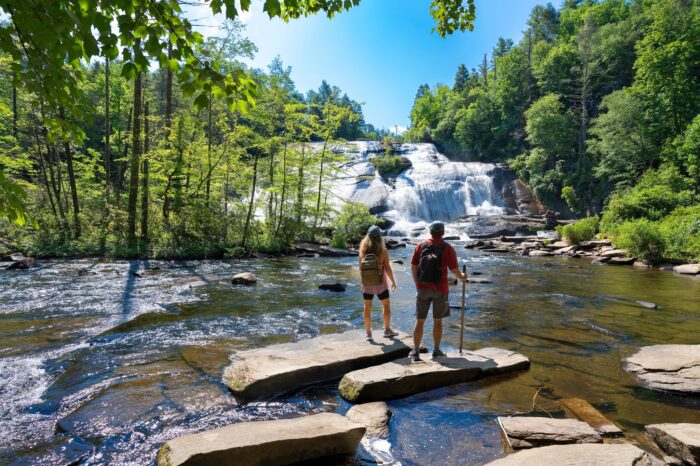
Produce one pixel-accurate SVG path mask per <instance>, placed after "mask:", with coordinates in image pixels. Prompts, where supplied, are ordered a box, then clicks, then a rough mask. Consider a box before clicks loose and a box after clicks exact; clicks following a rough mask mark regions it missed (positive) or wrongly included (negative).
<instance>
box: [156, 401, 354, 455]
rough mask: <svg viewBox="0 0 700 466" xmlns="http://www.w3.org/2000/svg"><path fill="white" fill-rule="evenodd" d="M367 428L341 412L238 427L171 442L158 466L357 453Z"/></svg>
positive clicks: (164, 450) (227, 427) (202, 433)
mask: <svg viewBox="0 0 700 466" xmlns="http://www.w3.org/2000/svg"><path fill="white" fill-rule="evenodd" d="M364 433H365V427H364V426H363V425H361V424H357V423H355V422H352V421H350V420H349V419H347V418H346V417H344V416H341V415H339V414H331V413H322V414H316V415H313V416H306V417H300V418H296V419H280V420H276V421H256V422H242V423H239V424H233V425H229V426H226V427H222V428H220V429H215V430H210V431H206V432H201V433H199V434H194V435H188V436H186V437H180V438H176V439H173V440H170V441H168V442H167V443H166V444H165V445H163V447H162V448H161V449H160V452H158V459H157V463H158V466H178V465H187V466H200V465H201V466H208V465H215V464H220V465H224V464H235V465H240V466H258V465H259V466H274V465H284V464H292V463H297V462H301V461H309V460H316V459H319V458H324V457H327V456H334V455H352V454H354V453H355V450H356V449H357V445H358V444H359V443H360V439H362V436H363V435H364Z"/></svg>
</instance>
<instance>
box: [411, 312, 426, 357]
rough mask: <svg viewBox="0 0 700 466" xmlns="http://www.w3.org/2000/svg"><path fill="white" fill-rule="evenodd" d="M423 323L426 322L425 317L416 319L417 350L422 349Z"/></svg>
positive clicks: (415, 336)
mask: <svg viewBox="0 0 700 466" xmlns="http://www.w3.org/2000/svg"><path fill="white" fill-rule="evenodd" d="M423 324H425V319H416V325H415V326H414V327H413V348H414V349H415V350H416V352H419V351H420V341H421V340H422V339H423Z"/></svg>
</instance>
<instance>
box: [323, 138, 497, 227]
mask: <svg viewBox="0 0 700 466" xmlns="http://www.w3.org/2000/svg"><path fill="white" fill-rule="evenodd" d="M352 144H353V145H354V146H355V147H357V150H359V152H356V153H354V154H353V155H354V159H353V162H351V163H350V165H349V166H348V168H347V169H345V170H344V173H345V176H344V177H342V179H341V180H339V182H338V185H337V186H336V187H335V191H336V193H337V195H338V196H339V197H341V198H343V199H345V200H352V201H355V202H362V203H364V204H366V205H367V206H368V207H369V208H370V209H372V210H373V211H376V212H381V215H382V217H384V218H386V219H388V220H390V221H391V222H393V225H392V226H391V228H390V230H389V234H391V235H398V236H400V235H408V234H409V233H410V232H411V231H412V230H416V229H420V228H422V227H424V226H425V225H426V224H427V223H429V222H432V221H435V220H441V221H444V222H450V221H452V220H457V219H458V218H460V217H462V216H464V215H502V214H503V212H504V208H503V199H502V197H501V194H500V193H499V192H498V190H497V189H495V187H494V184H493V179H492V177H491V176H490V172H491V171H493V170H494V169H495V168H496V166H495V165H493V164H488V163H479V162H453V161H451V160H449V159H448V158H447V157H445V156H444V155H442V154H440V153H439V152H438V151H437V149H436V148H435V146H434V145H433V144H404V145H403V147H404V148H405V149H407V152H406V153H403V154H401V155H402V156H404V157H406V158H408V159H409V160H410V161H411V164H412V167H411V168H409V169H408V170H406V171H404V172H403V173H401V174H400V175H399V176H398V177H397V178H396V180H395V182H394V183H393V185H391V184H388V183H387V181H386V180H384V179H383V178H382V177H381V176H379V174H378V173H376V172H375V170H374V167H373V166H372V164H371V163H370V162H369V159H370V156H371V155H372V152H376V150H377V147H376V143H367V142H356V143H352ZM447 233H448V234H450V229H449V227H448V232H447ZM453 233H455V234H459V232H456V231H453Z"/></svg>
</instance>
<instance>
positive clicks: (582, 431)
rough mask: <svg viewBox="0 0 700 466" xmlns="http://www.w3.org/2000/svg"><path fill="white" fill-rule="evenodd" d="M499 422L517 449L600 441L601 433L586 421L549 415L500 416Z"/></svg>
mask: <svg viewBox="0 0 700 466" xmlns="http://www.w3.org/2000/svg"><path fill="white" fill-rule="evenodd" d="M498 423H499V425H500V426H501V429H502V430H503V433H504V434H505V435H506V438H507V439H508V444H509V445H510V446H511V447H512V448H515V449H520V448H533V447H539V446H544V445H560V444H567V443H600V442H602V441H603V439H602V438H601V436H600V435H598V433H597V432H596V431H595V430H593V428H592V427H591V426H589V425H588V424H586V423H585V422H581V421H577V420H575V419H552V418H549V417H529V416H519V417H499V418H498Z"/></svg>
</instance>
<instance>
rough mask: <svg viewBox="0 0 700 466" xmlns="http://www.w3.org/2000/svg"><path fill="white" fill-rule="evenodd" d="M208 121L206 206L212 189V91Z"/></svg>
mask: <svg viewBox="0 0 700 466" xmlns="http://www.w3.org/2000/svg"><path fill="white" fill-rule="evenodd" d="M208 111H209V115H208V121H207V172H208V176H207V180H206V188H205V199H206V206H207V207H209V193H210V190H211V170H212V169H211V132H212V127H211V92H210V93H209V105H208Z"/></svg>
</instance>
